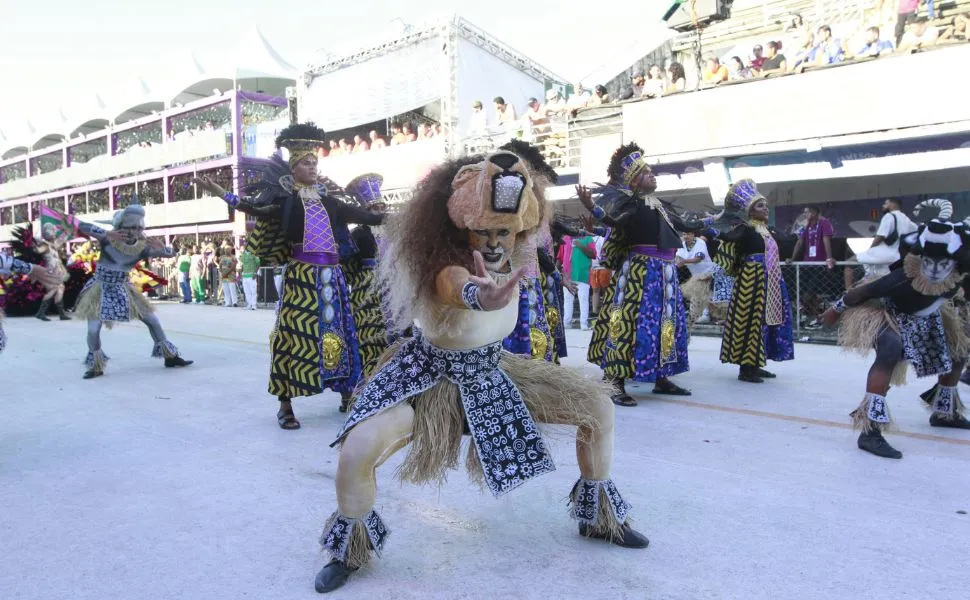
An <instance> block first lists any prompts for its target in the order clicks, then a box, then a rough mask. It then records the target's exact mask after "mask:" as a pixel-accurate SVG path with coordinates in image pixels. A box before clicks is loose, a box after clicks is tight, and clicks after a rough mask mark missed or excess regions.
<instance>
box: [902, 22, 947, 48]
mask: <svg viewBox="0 0 970 600" xmlns="http://www.w3.org/2000/svg"><path fill="white" fill-rule="evenodd" d="M939 38H940V32H939V30H938V29H937V28H936V27H933V26H932V25H930V23H929V21H927V20H926V17H920V18H918V19H916V20H915V21H913V24H912V25H910V26H909V29H908V30H907V31H906V33H905V34H904V35H903V41H901V42H900V43H899V49H900V50H919V49H920V48H926V47H927V46H932V45H933V44H935V43H936V42H937V40H938V39H939Z"/></svg>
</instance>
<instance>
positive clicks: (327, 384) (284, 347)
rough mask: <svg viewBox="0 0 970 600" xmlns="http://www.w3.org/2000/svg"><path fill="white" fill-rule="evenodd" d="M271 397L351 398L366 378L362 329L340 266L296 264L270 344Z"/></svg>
mask: <svg viewBox="0 0 970 600" xmlns="http://www.w3.org/2000/svg"><path fill="white" fill-rule="evenodd" d="M270 349H271V352H272V359H271V360H272V362H271V365H270V377H269V393H270V394H273V395H274V396H283V397H287V398H296V397H299V396H313V395H315V394H319V393H321V392H322V391H324V390H325V389H327V388H329V389H332V390H333V391H335V392H351V391H353V389H354V387H355V386H356V385H357V382H358V381H359V380H360V376H361V360H360V352H359V348H358V343H357V329H356V326H355V324H354V317H353V313H352V311H351V304H350V297H349V293H348V290H347V282H346V280H345V279H344V274H343V271H342V270H341V268H340V266H339V265H311V264H306V263H303V262H299V261H296V260H292V259H291V260H290V261H289V262H288V263H287V265H286V267H285V268H284V270H283V289H282V293H281V294H280V302H279V305H278V306H277V313H276V327H275V328H274V330H273V334H272V337H271V339H270Z"/></svg>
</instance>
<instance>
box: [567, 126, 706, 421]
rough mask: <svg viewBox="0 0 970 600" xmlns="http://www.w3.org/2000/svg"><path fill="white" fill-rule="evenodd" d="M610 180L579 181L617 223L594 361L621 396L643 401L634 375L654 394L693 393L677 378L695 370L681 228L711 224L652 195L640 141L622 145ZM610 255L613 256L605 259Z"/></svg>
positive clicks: (607, 251) (608, 251)
mask: <svg viewBox="0 0 970 600" xmlns="http://www.w3.org/2000/svg"><path fill="white" fill-rule="evenodd" d="M607 172H608V175H609V177H610V183H608V184H607V185H604V186H600V187H599V188H598V189H596V190H594V191H595V192H596V193H598V194H599V200H598V201H597V203H596V204H594V203H593V197H592V196H593V193H592V192H591V191H590V190H589V189H588V188H586V187H584V186H581V185H580V186H576V192H577V194H578V195H579V199H580V201H581V202H582V203H583V205H584V206H585V207H586V208H587V209H588V210H589V211H590V212H591V214H592V215H593V217H594V218H595V219H597V220H598V221H600V222H602V223H604V224H606V225H608V226H609V227H611V231H610V236H609V238H608V239H607V240H606V243H605V244H604V245H603V254H604V256H603V257H602V258H601V259H600V263H601V264H603V265H604V266H605V267H606V268H608V269H610V270H612V271H613V272H614V273H613V277H612V280H611V281H610V286H609V288H607V290H606V294H605V295H604V297H603V306H602V307H601V308H600V313H599V315H598V316H597V318H596V325H595V326H594V327H593V337H592V340H591V342H590V345H589V351H588V353H587V360H589V362H591V363H593V364H595V365H598V366H599V367H600V368H601V369H603V372H604V375H605V377H606V378H607V379H609V380H610V381H612V382H613V385H614V388H615V389H614V393H613V402H614V403H615V404H618V405H620V406H636V405H637V401H636V400H635V399H634V398H633V397H631V396H630V395H629V394H627V392H626V380H628V379H632V380H634V381H642V382H650V383H653V384H654V388H653V393H654V394H666V395H675V396H689V395H690V391H688V390H686V389H684V388H682V387H680V386H678V385H677V384H675V383H674V382H672V381H671V380H670V379H669V378H670V377H672V376H674V375H677V374H679V373H684V372H686V371H687V370H688V369H689V363H688V358H687V343H688V331H687V315H686V310H685V308H684V300H683V297H682V295H681V292H680V285H679V283H678V281H677V269H676V268H675V266H674V258H675V256H676V253H677V250H678V249H679V248H680V247H681V246H682V241H681V239H680V234H679V233H678V231H680V232H683V231H696V230H700V229H703V228H704V227H705V224H704V223H702V222H699V221H698V222H689V223H688V222H686V221H685V220H684V219H683V218H681V217H680V215H679V214H678V213H677V212H676V211H674V210H673V209H672V207H670V206H669V205H668V206H665V205H664V203H662V202H661V201H660V200H658V199H657V198H655V197H654V196H652V195H651V194H653V192H655V191H656V189H657V179H656V178H655V177H654V176H653V173H652V172H651V171H650V167H649V166H647V164H646V163H645V162H644V161H643V150H642V149H641V148H640V147H639V146H637V145H636V144H632V143H631V144H627V145H625V146H621V147H620V148H618V149H617V150H616V152H615V153H614V154H613V157H612V159H611V160H610V165H609V168H608V170H607ZM604 261H605V262H604Z"/></svg>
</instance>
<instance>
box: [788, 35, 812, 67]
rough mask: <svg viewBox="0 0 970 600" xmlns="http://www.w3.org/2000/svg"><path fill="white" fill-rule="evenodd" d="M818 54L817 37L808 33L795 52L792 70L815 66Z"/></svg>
mask: <svg viewBox="0 0 970 600" xmlns="http://www.w3.org/2000/svg"><path fill="white" fill-rule="evenodd" d="M817 53H818V46H817V45H816V44H815V35H814V34H813V33H812V32H810V31H806V32H805V36H804V37H803V38H802V43H801V45H800V46H799V47H798V50H796V51H795V62H793V63H792V70H794V69H798V68H799V67H804V66H807V65H811V64H813V63H814V62H815V55H816V54H817Z"/></svg>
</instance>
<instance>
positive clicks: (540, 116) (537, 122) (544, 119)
mask: <svg viewBox="0 0 970 600" xmlns="http://www.w3.org/2000/svg"><path fill="white" fill-rule="evenodd" d="M526 107H527V109H526V111H525V119H526V121H528V122H529V123H530V124H531V125H532V127H534V128H537V127H540V126H543V125H547V124H548V123H549V115H548V113H547V112H546V109H545V107H543V106H542V105H541V104H539V101H538V100H536V99H535V98H529V101H528V102H527V103H526Z"/></svg>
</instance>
